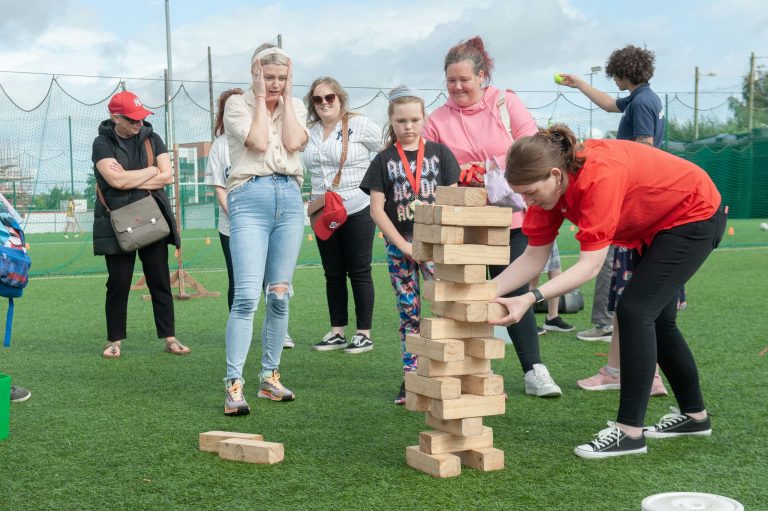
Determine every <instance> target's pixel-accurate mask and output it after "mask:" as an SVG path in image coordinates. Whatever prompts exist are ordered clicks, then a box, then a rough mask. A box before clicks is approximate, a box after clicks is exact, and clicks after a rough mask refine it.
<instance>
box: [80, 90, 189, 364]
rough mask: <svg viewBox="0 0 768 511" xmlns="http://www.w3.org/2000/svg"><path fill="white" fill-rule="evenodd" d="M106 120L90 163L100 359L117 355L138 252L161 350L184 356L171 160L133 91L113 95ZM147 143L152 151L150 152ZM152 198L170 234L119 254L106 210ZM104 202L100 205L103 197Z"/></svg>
mask: <svg viewBox="0 0 768 511" xmlns="http://www.w3.org/2000/svg"><path fill="white" fill-rule="evenodd" d="M109 113H110V116H109V119H107V120H105V121H103V122H102V123H101V124H100V125H99V136H98V137H96V139H95V140H94V141H93V152H92V156H91V159H92V160H93V163H94V165H95V174H96V186H97V190H98V191H99V192H100V194H99V195H100V198H99V200H97V201H96V204H95V207H94V211H93V214H94V221H93V252H94V254H96V255H103V256H104V258H105V260H106V263H107V273H108V274H109V277H108V278H107V299H106V308H105V309H106V316H107V341H108V344H107V347H106V348H105V349H104V353H103V355H104V356H105V357H107V358H118V357H120V353H121V352H120V350H121V347H122V342H123V340H124V339H125V338H126V319H127V311H128V293H129V292H130V290H131V279H132V278H133V267H134V264H135V262H136V253H137V252H138V255H139V259H141V265H142V269H143V271H144V277H145V278H146V282H147V287H149V292H150V294H151V295H152V311H153V313H154V317H155V328H156V330H157V336H158V337H160V338H162V339H165V351H166V352H168V353H171V354H174V355H186V354H187V353H189V351H190V350H189V348H188V347H186V346H184V345H183V344H181V343H180V342H179V341H178V340H177V339H176V332H175V318H174V311H173V295H172V294H171V280H170V274H169V272H168V245H169V244H171V245H175V246H176V247H179V245H180V244H181V240H180V238H179V234H178V230H177V229H176V220H175V218H174V215H173V210H172V209H171V203H170V201H169V200H168V196H167V195H166V194H165V191H164V190H163V188H164V187H165V186H166V185H168V184H171V182H173V171H172V170H171V160H170V157H169V156H168V149H166V147H165V144H164V143H163V140H162V139H161V138H160V136H159V135H158V134H157V133H155V132H154V131H153V130H152V125H151V124H150V123H148V122H146V121H145V120H144V119H146V117H147V116H148V115H150V114H151V113H152V112H150V111H149V110H147V109H146V108H144V105H143V104H142V103H141V101H140V100H139V98H138V97H136V95H135V94H134V93H132V92H128V91H124V92H119V93H117V94H115V95H114V96H113V97H112V99H111V100H110V102H109ZM147 144H148V146H149V148H151V153H152V154H148V151H147ZM148 193H149V194H151V195H152V197H154V199H155V200H156V201H157V204H158V206H160V210H161V211H162V213H163V216H164V217H165V219H166V221H167V222H168V225H169V226H170V227H171V232H170V234H169V235H168V237H167V238H165V239H162V240H160V241H156V242H155V243H152V244H150V245H147V246H146V247H143V248H140V249H138V250H134V251H132V252H127V253H126V252H123V251H122V250H121V249H120V246H119V245H118V243H117V238H116V237H115V233H114V231H113V229H112V224H111V222H110V218H109V211H108V209H109V210H114V209H118V208H121V207H123V206H125V205H127V204H130V203H132V202H136V201H138V200H140V199H143V198H145V197H146V196H147V194H148ZM102 198H103V202H102V200H101V199H102Z"/></svg>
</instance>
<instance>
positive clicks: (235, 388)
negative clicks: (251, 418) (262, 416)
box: [224, 378, 251, 416]
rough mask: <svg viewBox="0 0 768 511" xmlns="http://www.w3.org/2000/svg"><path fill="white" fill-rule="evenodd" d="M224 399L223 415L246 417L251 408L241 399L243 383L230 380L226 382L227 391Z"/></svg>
mask: <svg viewBox="0 0 768 511" xmlns="http://www.w3.org/2000/svg"><path fill="white" fill-rule="evenodd" d="M225 396H226V397H225V399H224V415H229V416H234V415H248V414H249V413H251V408H250V407H249V406H248V403H247V402H246V400H245V397H243V382H242V380H238V379H236V378H232V379H231V380H229V381H228V382H227V390H226V393H225Z"/></svg>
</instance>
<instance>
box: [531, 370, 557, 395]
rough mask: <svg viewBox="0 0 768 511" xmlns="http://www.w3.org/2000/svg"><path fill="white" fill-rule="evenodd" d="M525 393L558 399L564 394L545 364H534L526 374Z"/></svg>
mask: <svg viewBox="0 0 768 511" xmlns="http://www.w3.org/2000/svg"><path fill="white" fill-rule="evenodd" d="M525 393H526V394H530V395H532V396H536V397H558V396H561V395H562V394H563V391H562V390H560V387H558V386H557V383H555V380H553V379H552V377H551V376H550V375H549V371H548V370H547V367H546V366H545V365H544V364H533V369H531V370H530V371H528V372H527V373H525Z"/></svg>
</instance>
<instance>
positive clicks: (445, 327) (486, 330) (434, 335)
mask: <svg viewBox="0 0 768 511" xmlns="http://www.w3.org/2000/svg"><path fill="white" fill-rule="evenodd" d="M419 330H420V335H421V337H423V338H425V339H466V338H467V337H491V336H493V326H492V325H489V324H487V323H469V322H465V321H456V320H453V319H448V318H422V319H421V321H420V323H419Z"/></svg>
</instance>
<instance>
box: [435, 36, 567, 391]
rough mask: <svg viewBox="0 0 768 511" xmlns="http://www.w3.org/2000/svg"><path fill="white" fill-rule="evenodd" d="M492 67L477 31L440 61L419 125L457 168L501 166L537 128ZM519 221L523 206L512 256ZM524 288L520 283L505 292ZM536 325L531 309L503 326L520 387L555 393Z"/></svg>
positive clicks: (518, 249) (517, 250)
mask: <svg viewBox="0 0 768 511" xmlns="http://www.w3.org/2000/svg"><path fill="white" fill-rule="evenodd" d="M492 69H493V60H492V59H491V57H490V56H489V55H488V53H487V52H486V51H485V47H484V45H483V40H482V39H481V38H480V37H473V38H472V39H469V40H468V41H464V42H462V43H459V44H458V45H456V46H454V47H453V48H451V49H450V50H448V54H447V55H446V56H445V67H444V70H445V83H446V87H447V89H448V101H446V103H445V105H443V106H441V107H440V108H438V109H437V110H435V111H434V112H432V114H430V116H429V119H428V120H427V123H426V125H425V126H424V131H423V134H424V137H425V138H427V139H429V140H432V141H433V142H439V143H441V144H445V145H446V146H448V148H449V149H450V150H451V151H452V152H453V154H454V155H455V156H456V159H457V160H458V162H459V164H460V165H461V168H462V170H464V169H467V168H469V167H470V166H471V165H473V164H474V165H480V166H483V167H485V165H486V162H488V161H491V160H492V161H495V162H496V164H497V165H498V166H499V168H501V169H503V168H504V166H505V165H504V157H505V155H506V152H507V150H508V149H509V146H510V145H511V144H512V143H513V142H514V141H515V140H517V139H518V138H520V137H525V136H529V135H534V134H536V133H537V132H538V129H537V127H536V122H535V121H534V120H533V117H532V116H531V114H530V113H529V112H528V110H527V109H526V108H525V105H523V103H522V101H520V98H518V97H517V95H516V94H515V93H514V92H512V91H509V90H508V91H506V92H504V91H501V90H499V89H497V88H496V87H493V86H491V85H489V84H490V81H491V71H492ZM522 225H523V212H522V211H517V212H515V214H514V215H513V220H512V225H511V226H510V227H511V228H510V231H509V248H510V258H511V260H512V261H514V260H515V259H517V258H518V257H519V256H520V255H521V254H522V253H523V252H524V251H525V247H526V246H527V245H528V240H527V238H526V237H525V235H524V234H523V232H522V229H521V228H522ZM505 267H506V266H490V267H489V270H490V273H491V277H496V276H497V275H498V274H500V273H501V272H502V271H504V269H505ZM527 292H528V286H527V285H525V286H522V287H520V289H517V290H515V291H513V292H512V293H510V294H509V295H507V296H519V295H522V294H525V293H527ZM536 330H537V328H536V317H535V316H534V314H533V309H530V310H529V311H528V312H527V313H526V314H525V316H524V317H523V318H522V319H521V320H520V321H519V322H518V323H516V324H514V325H510V326H509V327H507V331H508V332H509V336H510V337H511V339H512V342H513V343H514V345H515V351H516V352H517V356H518V358H519V359H520V365H521V366H522V368H523V373H524V375H525V377H524V380H525V392H526V393H527V394H532V395H534V396H539V397H557V396H559V395H560V394H561V391H560V387H558V386H557V384H556V383H555V382H554V381H553V380H552V377H551V376H550V375H549V371H547V368H546V367H545V366H544V364H542V363H541V355H540V353H539V336H538V333H537V331H536Z"/></svg>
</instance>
